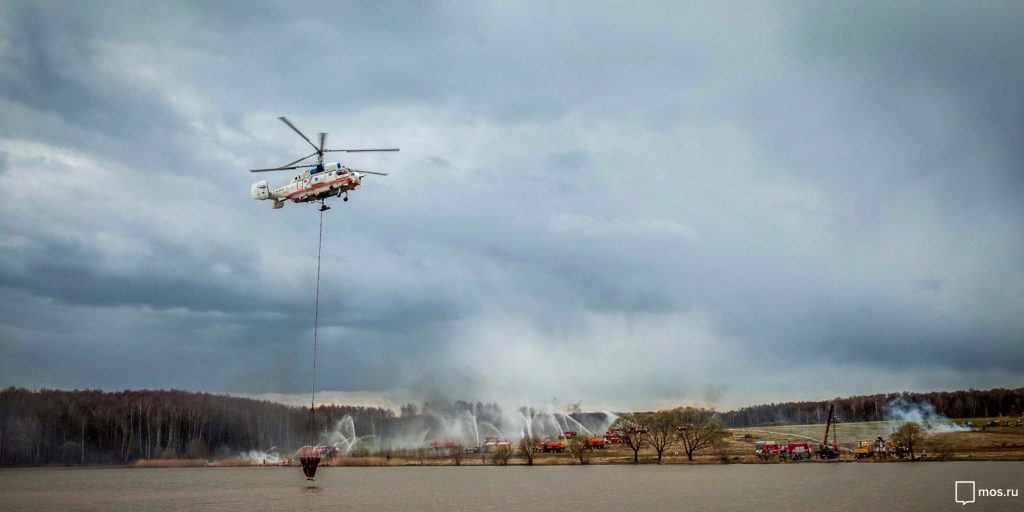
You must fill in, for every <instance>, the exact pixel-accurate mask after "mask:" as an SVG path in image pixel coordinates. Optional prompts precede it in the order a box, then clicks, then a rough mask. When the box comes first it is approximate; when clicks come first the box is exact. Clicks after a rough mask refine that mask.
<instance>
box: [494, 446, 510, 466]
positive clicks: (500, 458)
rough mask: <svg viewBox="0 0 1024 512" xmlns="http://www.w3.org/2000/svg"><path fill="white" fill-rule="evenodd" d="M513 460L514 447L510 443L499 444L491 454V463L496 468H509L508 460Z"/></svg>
mask: <svg viewBox="0 0 1024 512" xmlns="http://www.w3.org/2000/svg"><path fill="white" fill-rule="evenodd" d="M510 458H512V445H511V444H509V443H498V444H497V445H495V446H494V452H493V453H491V463H492V464H494V465H495V466H507V465H508V460H509V459H510Z"/></svg>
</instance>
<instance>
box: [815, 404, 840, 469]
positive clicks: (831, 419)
mask: <svg viewBox="0 0 1024 512" xmlns="http://www.w3.org/2000/svg"><path fill="white" fill-rule="evenodd" d="M835 422H836V401H835V400H832V403H830V404H828V421H826V422H825V437H824V438H822V440H821V446H819V447H818V457H820V458H821V459H822V460H824V459H838V458H839V443H837V442H836V431H835V429H832V444H831V445H830V444H828V431H829V429H831V428H832V424H833V423H835Z"/></svg>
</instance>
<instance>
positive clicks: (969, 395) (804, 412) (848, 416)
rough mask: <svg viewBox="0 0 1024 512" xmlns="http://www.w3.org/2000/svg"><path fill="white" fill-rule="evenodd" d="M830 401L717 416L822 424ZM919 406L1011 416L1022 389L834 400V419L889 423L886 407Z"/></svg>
mask: <svg viewBox="0 0 1024 512" xmlns="http://www.w3.org/2000/svg"><path fill="white" fill-rule="evenodd" d="M830 402H831V400H822V401H818V402H783V403H772V404H761V405H752V406H749V407H743V408H741V409H737V410H735V411H729V412H725V413H721V415H720V417H721V419H722V421H724V422H725V423H726V424H727V425H729V426H733V427H750V426H757V425H771V424H808V423H824V422H825V420H826V419H827V417H828V406H829V403H830ZM894 403H902V404H907V403H910V404H922V406H923V407H924V408H926V409H928V408H929V406H928V404H931V407H934V411H935V412H936V413H938V414H941V415H943V416H946V417H949V418H979V417H992V416H998V415H1000V414H1003V415H1010V416H1015V415H1017V414H1020V412H1021V411H1024V388H1018V389H1002V388H997V389H989V390H984V391H982V390H977V389H969V390H966V391H934V392H930V393H909V392H903V393H888V394H876V395H861V396H852V397H847V398H839V399H837V400H836V417H838V418H839V419H840V420H841V421H880V420H887V419H893V418H890V417H887V415H891V413H892V408H891V407H889V406H890V404H894Z"/></svg>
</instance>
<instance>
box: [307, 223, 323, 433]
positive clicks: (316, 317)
mask: <svg viewBox="0 0 1024 512" xmlns="http://www.w3.org/2000/svg"><path fill="white" fill-rule="evenodd" d="M323 246H324V210H320V237H319V240H318V242H317V246H316V306H315V313H314V314H313V383H312V389H313V390H312V392H311V394H310V397H309V423H310V435H311V437H312V438H313V439H312V443H311V445H312V446H316V444H317V436H316V412H315V409H314V408H315V407H316V338H317V330H318V329H319V327H320V253H321V250H322V249H323Z"/></svg>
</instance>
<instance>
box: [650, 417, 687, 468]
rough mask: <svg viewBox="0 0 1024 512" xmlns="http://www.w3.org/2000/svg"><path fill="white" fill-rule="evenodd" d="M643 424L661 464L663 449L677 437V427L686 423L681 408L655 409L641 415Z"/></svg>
mask: <svg viewBox="0 0 1024 512" xmlns="http://www.w3.org/2000/svg"><path fill="white" fill-rule="evenodd" d="M641 419H642V421H643V423H644V425H646V426H647V428H648V429H650V432H649V433H648V439H649V442H650V443H651V446H652V447H653V448H654V451H655V452H656V453H657V454H658V464H661V459H662V455H664V453H665V449H666V448H668V447H669V446H671V445H672V443H673V442H675V441H676V439H677V438H678V436H677V432H678V431H677V428H678V427H679V426H680V425H683V424H684V423H686V421H685V419H684V418H683V410H682V409H681V408H677V409H670V410H667V411H657V412H651V413H647V414H643V415H641Z"/></svg>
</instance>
